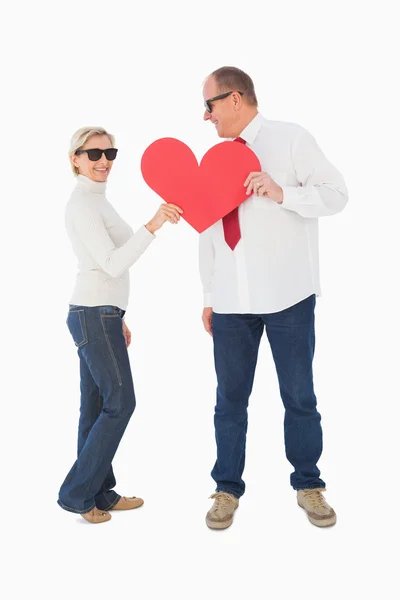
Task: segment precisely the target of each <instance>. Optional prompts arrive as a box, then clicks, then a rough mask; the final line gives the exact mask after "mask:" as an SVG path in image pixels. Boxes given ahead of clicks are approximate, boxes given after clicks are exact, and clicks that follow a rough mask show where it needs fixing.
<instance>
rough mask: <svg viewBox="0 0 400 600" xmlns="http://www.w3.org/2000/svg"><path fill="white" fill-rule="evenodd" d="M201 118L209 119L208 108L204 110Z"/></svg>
mask: <svg viewBox="0 0 400 600" xmlns="http://www.w3.org/2000/svg"><path fill="white" fill-rule="evenodd" d="M203 119H204V121H208V120H209V119H211V113H209V112H208V110H205V111H204V115H203Z"/></svg>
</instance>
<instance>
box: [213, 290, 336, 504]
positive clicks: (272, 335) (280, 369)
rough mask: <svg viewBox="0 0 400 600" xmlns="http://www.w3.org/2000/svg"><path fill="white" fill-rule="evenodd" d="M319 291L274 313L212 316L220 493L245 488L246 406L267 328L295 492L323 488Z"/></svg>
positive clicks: (215, 474)
mask: <svg viewBox="0 0 400 600" xmlns="http://www.w3.org/2000/svg"><path fill="white" fill-rule="evenodd" d="M314 308H315V295H312V296H310V297H309V298H306V299H305V300H303V301H301V302H299V303H297V304H295V305H294V306H291V307H290V308H288V309H286V310H283V311H280V312H277V313H272V314H263V315H255V314H243V315H241V314H217V313H213V316H212V329H213V340H214V359H215V369H216V373H217V382H218V388H217V403H216V407H215V417H214V424H215V436H216V442H217V461H216V463H215V466H214V468H213V470H212V473H211V476H212V477H213V479H214V481H215V482H216V484H217V491H220V492H228V493H230V494H233V495H234V496H236V497H237V498H239V497H240V496H242V494H244V491H245V483H244V481H243V479H242V474H243V470H244V465H245V451H246V433H247V407H248V402H249V397H250V394H251V391H252V387H253V380H254V373H255V368H256V363H257V355H258V348H259V345H260V341H261V336H262V333H263V331H264V327H265V329H266V333H267V336H268V340H269V343H270V346H271V350H272V355H273V358H274V362H275V367H276V371H277V375H278V380H279V387H280V393H281V397H282V400H283V404H284V407H285V420H284V434H285V448H286V456H287V458H288V460H289V462H290V463H291V464H292V465H293V467H294V472H293V473H292V474H291V477H290V483H291V485H292V487H293V488H294V489H296V490H299V489H308V488H317V487H318V488H324V487H325V483H324V482H323V481H322V480H321V479H320V478H319V475H320V471H319V469H318V468H317V462H318V460H319V458H320V456H321V452H322V429H321V416H320V414H319V413H318V411H317V400H316V397H315V394H314V386H313V373H312V361H313V357H314V347H315V333H314Z"/></svg>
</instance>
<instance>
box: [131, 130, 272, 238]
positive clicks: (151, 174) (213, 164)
mask: <svg viewBox="0 0 400 600" xmlns="http://www.w3.org/2000/svg"><path fill="white" fill-rule="evenodd" d="M141 169H142V175H143V178H144V180H145V181H146V183H147V185H148V186H149V187H151V189H152V190H154V191H155V192H156V193H157V194H159V196H161V198H163V200H165V202H168V203H170V202H172V203H173V204H177V205H178V206H180V207H181V208H182V209H183V215H182V218H184V219H185V220H186V221H187V222H188V223H189V224H190V225H191V226H192V227H193V228H194V229H195V230H196V231H198V232H199V233H201V232H202V231H204V230H205V229H207V228H208V227H210V226H211V225H213V224H214V223H216V222H217V221H218V220H219V219H222V217H224V216H225V215H227V214H228V213H229V212H230V211H231V210H233V209H234V208H236V207H237V206H239V204H241V203H242V202H243V201H244V200H246V199H247V198H248V196H247V195H246V188H245V187H244V185H243V184H244V182H245V180H246V178H247V177H248V175H249V173H251V172H252V171H261V165H260V161H259V160H258V158H257V156H256V155H255V154H254V152H253V151H252V150H250V148H248V147H247V146H245V145H244V144H238V143H236V144H233V143H229V142H222V143H220V144H217V145H216V146H213V147H212V148H210V150H208V152H206V154H205V155H204V156H203V158H202V160H201V162H200V166H199V165H198V163H197V160H196V157H195V155H194V154H193V152H192V151H191V149H190V148H189V146H187V145H186V144H184V143H183V142H181V141H180V140H177V139H175V138H162V139H159V140H156V141H155V142H153V143H152V144H150V146H148V148H146V150H145V151H144V153H143V156H142V161H141Z"/></svg>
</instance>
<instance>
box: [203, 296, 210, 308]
mask: <svg viewBox="0 0 400 600" xmlns="http://www.w3.org/2000/svg"><path fill="white" fill-rule="evenodd" d="M211 307H212V302H211V294H204V308H211Z"/></svg>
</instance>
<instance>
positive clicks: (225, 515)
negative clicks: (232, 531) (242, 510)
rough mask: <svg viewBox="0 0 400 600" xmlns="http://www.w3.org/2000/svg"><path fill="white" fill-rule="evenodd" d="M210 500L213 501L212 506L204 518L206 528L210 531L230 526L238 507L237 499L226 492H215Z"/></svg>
mask: <svg viewBox="0 0 400 600" xmlns="http://www.w3.org/2000/svg"><path fill="white" fill-rule="evenodd" d="M210 498H213V499H214V504H213V505H212V507H211V508H210V510H209V511H208V513H207V516H206V523H207V525H208V527H210V529H226V528H227V527H229V526H230V525H232V521H233V513H234V512H235V510H236V509H237V507H238V506H239V499H238V498H235V496H232V494H227V493H226V492H217V493H216V494H213V495H212V496H210Z"/></svg>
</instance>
